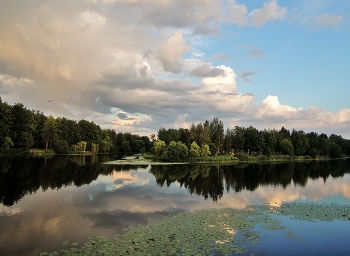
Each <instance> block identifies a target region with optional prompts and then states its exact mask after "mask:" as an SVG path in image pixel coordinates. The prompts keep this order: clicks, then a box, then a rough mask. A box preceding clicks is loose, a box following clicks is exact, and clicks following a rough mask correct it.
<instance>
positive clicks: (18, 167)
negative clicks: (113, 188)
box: [0, 156, 114, 206]
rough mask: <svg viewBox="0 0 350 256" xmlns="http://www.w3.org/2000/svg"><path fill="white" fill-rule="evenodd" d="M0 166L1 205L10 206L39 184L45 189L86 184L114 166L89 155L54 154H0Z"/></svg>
mask: <svg viewBox="0 0 350 256" xmlns="http://www.w3.org/2000/svg"><path fill="white" fill-rule="evenodd" d="M82 158H84V159H82ZM101 160H103V159H101ZM0 170H1V171H0V200H1V203H2V204H3V205H5V206H12V205H13V204H14V203H16V202H18V201H19V200H20V199H21V198H23V197H24V196H25V195H26V194H32V193H35V192H36V191H38V190H39V189H40V188H41V189H42V190H43V191H46V190H48V189H55V190H58V189H61V188H62V187H66V186H71V185H74V186H78V187H79V186H82V185H85V184H89V183H91V182H92V181H94V180H96V179H97V177H98V176H99V175H100V174H104V175H108V174H111V173H113V171H114V167H113V166H111V165H102V164H101V161H97V159H96V158H94V159H93V158H92V157H85V156H79V157H62V156H56V157H54V158H51V159H43V158H0Z"/></svg>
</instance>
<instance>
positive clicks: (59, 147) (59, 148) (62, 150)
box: [53, 140, 69, 154]
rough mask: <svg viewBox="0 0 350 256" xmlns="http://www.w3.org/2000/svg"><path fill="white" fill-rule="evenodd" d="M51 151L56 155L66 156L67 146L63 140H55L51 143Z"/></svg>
mask: <svg viewBox="0 0 350 256" xmlns="http://www.w3.org/2000/svg"><path fill="white" fill-rule="evenodd" d="M53 149H54V150H55V152H56V153H58V154H68V153H69V144H68V142H67V141H65V140H55V141H54V143H53Z"/></svg>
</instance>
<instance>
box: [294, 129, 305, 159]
mask: <svg viewBox="0 0 350 256" xmlns="http://www.w3.org/2000/svg"><path fill="white" fill-rule="evenodd" d="M291 139H292V143H293V147H294V154H295V155H297V156H303V155H305V153H306V152H307V151H308V150H309V140H308V138H307V136H306V134H305V132H304V131H296V130H294V129H293V131H292V134H291Z"/></svg>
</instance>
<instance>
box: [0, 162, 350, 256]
mask: <svg viewBox="0 0 350 256" xmlns="http://www.w3.org/2000/svg"><path fill="white" fill-rule="evenodd" d="M114 159H115V157H114ZM108 160H113V159H112V157H111V156H104V157H102V156H99V157H98V158H91V157H54V158H52V159H46V160H45V159H25V158H0V199H1V204H0V255H39V254H40V252H43V251H55V250H60V249H61V248H62V242H63V241H66V240H69V241H72V242H78V243H79V244H82V243H84V242H85V241H86V240H87V237H88V236H91V235H103V236H104V237H106V238H112V237H113V236H115V235H116V234H122V233H123V229H125V228H130V227H133V226H136V225H147V219H148V218H152V219H156V220H161V219H162V217H164V216H168V215H170V214H176V213H180V212H194V211H197V210H206V209H212V208H227V207H230V208H238V209H243V208H244V207H246V206H247V205H260V204H270V205H272V206H280V205H282V204H285V203H288V202H313V203H315V204H331V203H337V204H341V205H350V161H349V160H342V161H328V162H310V163H278V164H268V163H267V164H249V165H248V164H239V165H225V166H185V165H179V166H178V165H173V166H152V167H151V166H117V165H105V164H102V163H103V162H105V161H108ZM280 218H281V220H283V222H284V223H285V224H286V225H287V226H288V228H287V229H286V230H281V231H269V230H263V229H261V230H259V232H260V237H261V241H260V243H259V244H257V245H256V246H254V247H253V248H251V249H250V251H249V253H247V254H246V255H296V254H299V255H350V221H346V220H334V221H318V222H310V221H300V220H294V219H291V218H289V217H286V216H284V217H280ZM349 218H350V213H349Z"/></svg>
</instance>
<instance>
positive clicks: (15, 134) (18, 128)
mask: <svg viewBox="0 0 350 256" xmlns="http://www.w3.org/2000/svg"><path fill="white" fill-rule="evenodd" d="M12 116H13V121H12V126H11V136H10V137H11V138H12V139H13V143H14V145H15V147H20V148H24V149H28V148H31V147H32V146H33V144H34V136H33V134H34V131H35V120H34V117H33V112H32V111H30V110H28V109H27V108H26V107H24V105H23V104H22V103H16V104H15V105H14V106H13V107H12Z"/></svg>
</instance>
